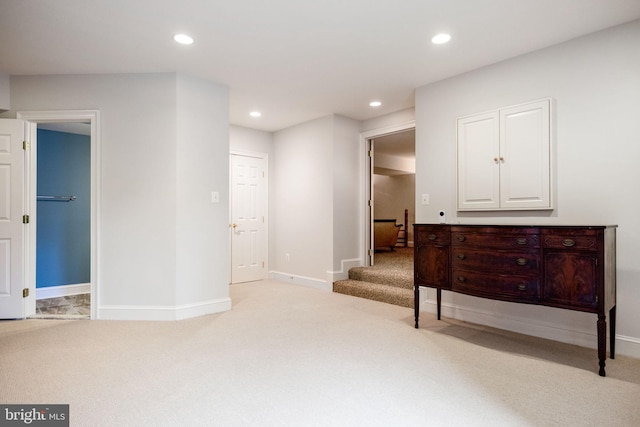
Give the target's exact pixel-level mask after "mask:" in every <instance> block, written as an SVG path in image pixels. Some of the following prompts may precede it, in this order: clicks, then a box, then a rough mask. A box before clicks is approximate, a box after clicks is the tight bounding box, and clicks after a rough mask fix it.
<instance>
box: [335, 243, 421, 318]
mask: <svg viewBox="0 0 640 427" xmlns="http://www.w3.org/2000/svg"><path fill="white" fill-rule="evenodd" d="M374 263H375V265H373V266H371V267H355V268H352V269H350V270H349V279H348V280H338V281H337V282H334V283H333V291H334V292H337V293H340V294H346V295H352V296H356V297H360V298H367V299H372V300H375V301H381V302H386V303H389V304H395V305H399V306H402V307H409V308H413V248H395V250H393V251H388V252H376V254H375V257H374Z"/></svg>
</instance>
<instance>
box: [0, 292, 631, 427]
mask: <svg viewBox="0 0 640 427" xmlns="http://www.w3.org/2000/svg"><path fill="white" fill-rule="evenodd" d="M231 297H232V300H233V309H232V310H230V311H228V312H225V313H221V314H216V315H210V316H204V317H200V318H196V319H190V320H184V321H179V322H134V321H132V322H122V321H98V320H96V321H62V320H22V321H2V322H0V403H2V404H9V403H20V404H29V403H31V404H33V403H48V404H54V403H68V404H70V419H71V425H72V426H431V425H433V426H492V427H494V426H587V425H607V426H638V425H640V360H636V359H631V358H625V357H623V356H617V357H616V359H615V360H610V359H608V360H607V377H605V378H603V377H600V376H598V374H597V357H596V352H595V350H593V349H585V348H580V347H576V346H572V345H566V344H561V343H556V342H552V341H547V340H541V339H537V338H531V337H527V336H522V335H518V334H512V333H507V332H503V331H497V330H493V329H488V328H482V327H478V326H474V325H468V324H463V323H459V322H455V321H451V320H447V319H444V320H442V321H437V320H435V318H434V316H432V315H430V314H428V313H423V314H422V316H421V319H420V320H421V327H420V329H418V330H416V329H414V327H413V310H412V309H409V308H403V307H398V306H394V305H389V304H384V303H379V302H375V301H370V300H365V299H359V298H355V297H351V296H347V295H341V294H335V293H330V292H323V291H319V290H316V289H311V288H304V287H300V286H294V285H290V284H284V283H280V282H276V281H263V282H254V283H247V284H241V285H233V286H232V287H231Z"/></svg>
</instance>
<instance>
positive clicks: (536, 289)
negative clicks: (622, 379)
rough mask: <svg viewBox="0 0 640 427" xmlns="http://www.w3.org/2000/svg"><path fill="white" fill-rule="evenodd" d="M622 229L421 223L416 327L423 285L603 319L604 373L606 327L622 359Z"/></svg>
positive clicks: (600, 352) (601, 358) (416, 266)
mask: <svg viewBox="0 0 640 427" xmlns="http://www.w3.org/2000/svg"><path fill="white" fill-rule="evenodd" d="M615 252H616V226H546V225H545V226H514V225H452V224H414V255H415V258H414V297H415V305H414V309H415V321H416V324H415V327H416V328H418V317H419V313H420V305H419V302H420V298H419V296H420V295H419V288H420V286H423V287H430V288H435V289H437V317H438V320H440V313H441V296H442V290H443V289H444V290H447V291H452V292H459V293H463V294H467V295H473V296H476V297H483V298H490V299H497V300H503V301H510V302H517V303H526V304H538V305H544V306H549V307H557V308H563V309H567V310H577V311H584V312H588V313H595V314H597V315H598V320H597V334H598V359H599V364H600V370H599V374H600V375H601V376H605V361H606V358H607V342H606V335H607V331H606V324H607V319H606V317H607V314H608V315H609V328H610V330H609V334H610V343H609V350H610V357H611V358H612V359H613V358H614V357H615V330H616V255H615Z"/></svg>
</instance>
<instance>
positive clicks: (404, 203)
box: [333, 122, 416, 307]
mask: <svg viewBox="0 0 640 427" xmlns="http://www.w3.org/2000/svg"><path fill="white" fill-rule="evenodd" d="M360 138H361V143H362V149H363V156H362V159H363V161H364V163H362V164H361V165H362V166H363V168H362V169H361V170H362V171H363V172H364V176H363V182H364V188H363V192H362V196H363V197H362V204H361V209H362V216H361V218H362V219H363V221H362V223H363V236H364V237H365V238H364V239H363V241H364V251H363V252H364V259H365V262H364V263H363V265H362V266H358V267H352V268H350V269H349V272H348V278H347V279H345V280H338V281H335V282H334V283H333V291H334V292H337V293H342V294H346V295H353V296H357V297H361V298H368V299H372V300H376V301H381V302H386V303H389V304H395V305H399V306H402V307H413V305H414V285H413V275H414V263H413V247H412V246H413V233H412V224H413V223H414V222H415V205H416V203H415V123H414V122H410V123H405V124H402V125H397V126H392V127H387V128H384V129H377V130H374V131H369V132H365V133H362V134H361V136H360ZM405 211H406V212H407V214H406V220H405ZM376 224H379V225H383V226H384V227H386V228H389V229H391V236H392V240H391V241H389V242H384V243H381V242H380V239H379V238H380V236H378V234H379V233H378V232H379V230H376V229H375V228H376V227H375V225H376ZM405 233H406V234H405ZM376 236H377V237H378V238H376ZM376 241H377V242H376Z"/></svg>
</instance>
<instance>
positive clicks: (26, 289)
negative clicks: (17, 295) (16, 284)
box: [22, 288, 29, 298]
mask: <svg viewBox="0 0 640 427" xmlns="http://www.w3.org/2000/svg"><path fill="white" fill-rule="evenodd" d="M28 296H29V288H24V289H23V290H22V298H27V297H28Z"/></svg>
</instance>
